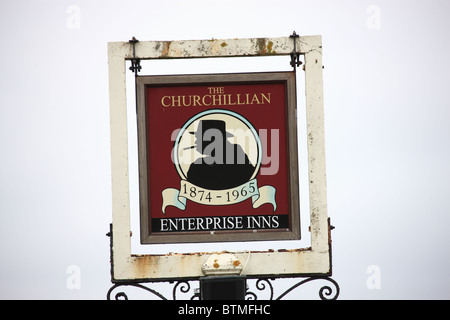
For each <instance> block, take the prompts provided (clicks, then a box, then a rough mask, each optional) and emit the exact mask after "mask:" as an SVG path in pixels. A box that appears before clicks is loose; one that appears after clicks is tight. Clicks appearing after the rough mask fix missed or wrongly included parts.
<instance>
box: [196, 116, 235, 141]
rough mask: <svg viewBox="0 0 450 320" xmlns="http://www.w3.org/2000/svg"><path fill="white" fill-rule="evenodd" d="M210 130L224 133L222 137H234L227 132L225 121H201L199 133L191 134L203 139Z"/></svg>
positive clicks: (198, 128)
mask: <svg viewBox="0 0 450 320" xmlns="http://www.w3.org/2000/svg"><path fill="white" fill-rule="evenodd" d="M209 129H216V130H219V131H220V132H221V133H222V137H227V138H230V137H234V135H233V134H231V133H229V132H228V131H226V130H225V121H223V120H200V123H199V124H198V127H197V131H190V132H189V133H190V134H195V135H200V134H201V136H200V137H203V135H204V134H205V132H206V131H208V130H209Z"/></svg>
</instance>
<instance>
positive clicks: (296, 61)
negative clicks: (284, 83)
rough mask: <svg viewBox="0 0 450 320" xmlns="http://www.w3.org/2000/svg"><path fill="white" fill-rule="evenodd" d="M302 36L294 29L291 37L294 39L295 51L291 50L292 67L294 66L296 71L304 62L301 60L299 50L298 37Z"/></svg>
mask: <svg viewBox="0 0 450 320" xmlns="http://www.w3.org/2000/svg"><path fill="white" fill-rule="evenodd" d="M299 37H300V36H299V35H298V34H297V33H296V32H295V31H294V32H293V33H292V34H291V35H290V36H289V38H293V39H294V51H293V52H291V67H293V68H294V71H296V68H297V67H300V66H301V65H302V62H301V61H300V53H299V52H297V38H299Z"/></svg>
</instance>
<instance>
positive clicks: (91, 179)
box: [0, 0, 450, 299]
mask: <svg viewBox="0 0 450 320" xmlns="http://www.w3.org/2000/svg"><path fill="white" fill-rule="evenodd" d="M449 14H450V3H449V2H448V1H446V0H440V1H437V0H429V1H424V0H422V1H398V0H396V1H276V2H273V1H220V2H219V1H77V0H73V1H31V0H29V1H11V0H7V1H2V2H1V3H0V30H1V32H0V37H1V43H2V48H1V50H0V64H1V69H0V70H1V73H0V88H1V89H0V90H1V91H0V92H1V93H0V146H1V150H2V158H1V161H0V254H1V257H2V258H1V259H2V263H1V264H0V283H1V286H0V298H2V299H8V298H24V299H28V298H33V299H50V298H61V299H79V298H83V299H104V297H105V295H106V292H107V290H108V289H109V287H110V286H111V283H110V275H109V239H108V238H107V237H106V236H105V233H106V232H108V228H109V223H110V222H111V182H110V170H111V167H110V144H109V101H108V64H107V49H106V46H107V42H108V41H127V40H129V39H131V37H132V36H136V38H137V39H139V40H182V39H211V38H216V39H220V38H224V39H226V38H252V37H279V36H288V35H289V34H291V33H292V31H294V30H295V31H296V32H297V33H298V34H301V35H316V34H320V35H322V37H323V39H322V41H323V63H324V66H325V69H324V99H325V100H324V101H325V130H326V155H327V177H328V180H327V181H328V213H329V216H330V217H331V222H332V224H333V225H334V226H336V229H335V230H334V231H333V234H332V237H333V267H334V275H333V278H334V279H335V280H336V281H338V283H339V284H340V286H341V296H340V298H342V299H354V298H355V299H426V298H438V299H439V298H445V299H449V298H450V290H449V289H450V280H449V278H448V276H447V275H446V272H447V271H448V270H449V268H450V253H449V240H448V237H447V234H448V231H447V228H448V225H449V224H450V201H449V196H448V194H449V190H450V183H449V181H450V169H449V163H450V147H449V143H448V139H449V138H450V125H449V121H450V108H449V101H450V90H449V89H448V84H449V83H450V62H449V59H448V52H449V49H450V36H449V31H448V30H450V22H449V20H448V16H449ZM274 59H275V60H274V63H273V65H270V66H269V65H268V64H267V62H265V63H261V61H263V60H259V59H257V58H255V59H253V60H254V61H253V60H252V61H251V62H246V63H242V62H239V61H236V65H235V66H233V60H230V61H228V62H223V65H213V64H211V63H210V62H205V63H204V64H202V63H201V62H197V61H196V62H192V63H191V62H190V64H188V65H185V64H183V62H182V61H177V62H176V63H174V64H171V65H167V62H165V63H166V64H164V65H159V64H154V65H150V64H148V65H147V66H146V67H147V68H148V69H147V70H144V71H148V72H147V73H164V72H169V71H170V72H181V73H182V72H196V73H199V72H209V71H210V70H213V71H214V72H225V71H227V69H228V68H236V69H238V70H236V71H239V70H241V69H246V70H244V71H266V70H268V69H270V70H279V69H283V68H284V69H285V70H287V69H289V66H288V61H284V60H280V59H278V58H274ZM264 61H265V60H264ZM284 63H285V64H286V65H284ZM229 65H231V67H228V66H229ZM224 66H227V67H224ZM144 67H145V66H144ZM152 68H153V69H152ZM223 69H225V70H223ZM299 76H300V77H301V70H299ZM131 88H133V87H132V86H131ZM300 93H301V94H302V93H303V92H301V88H299V94H300ZM130 94H132V92H131V93H130ZM300 125H301V124H300ZM300 150H302V146H301V147H300ZM131 169H133V168H132V167H131ZM131 191H132V194H131V198H132V199H135V198H136V197H137V194H136V192H137V191H136V190H135V189H132V190H131ZM307 219H308V217H305V216H302V225H303V226H304V227H305V228H306V227H307V225H308V220H307ZM136 235H137V233H136ZM304 237H305V238H308V237H309V235H308V234H307V233H304ZM134 238H137V236H136V237H134ZM135 240H137V239H135ZM302 241H303V240H302ZM305 241H306V243H307V239H305ZM303 244H304V243H302V244H301V245H303ZM265 245H266V244H264V243H263V244H250V245H249V246H265ZM284 245H286V246H289V245H290V244H285V243H282V244H277V243H268V244H267V247H266V248H264V249H267V248H273V247H280V248H281V247H283V246H284ZM179 248H180V250H183V248H184V250H185V247H183V245H180V246H179ZM145 250H147V249H146V248H145V247H144V248H139V246H137V245H136V251H145ZM161 250H162V251H164V250H166V249H165V248H162V249H161ZM70 266H77V267H78V268H79V271H80V275H81V276H80V284H81V286H80V288H79V289H77V288H75V289H70V288H68V286H67V279H68V277H69V276H70V275H69V274H68V273H67V269H68V267H70ZM370 266H377V267H378V268H379V271H380V284H381V288H379V289H369V288H368V286H367V279H368V278H369V277H370V274H368V273H367V270H368V268H369V267H370ZM69 270H72V269H69ZM369 270H372V269H370V268H369ZM299 291H301V289H299ZM300 297H302V298H303V296H300V295H298V296H296V295H295V294H294V293H293V294H292V295H291V296H290V298H300Z"/></svg>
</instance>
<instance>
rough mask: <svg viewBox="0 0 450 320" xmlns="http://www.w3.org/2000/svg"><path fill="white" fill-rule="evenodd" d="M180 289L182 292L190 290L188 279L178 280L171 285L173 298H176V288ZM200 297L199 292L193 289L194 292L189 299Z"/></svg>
mask: <svg viewBox="0 0 450 320" xmlns="http://www.w3.org/2000/svg"><path fill="white" fill-rule="evenodd" d="M178 288H179V289H180V292H182V293H188V292H189V291H190V290H191V285H190V283H189V282H188V281H178V282H177V283H176V284H175V286H174V287H173V292H172V296H173V300H177V289H178ZM194 299H200V294H199V293H198V292H195V291H194V294H193V295H192V296H191V298H190V300H194Z"/></svg>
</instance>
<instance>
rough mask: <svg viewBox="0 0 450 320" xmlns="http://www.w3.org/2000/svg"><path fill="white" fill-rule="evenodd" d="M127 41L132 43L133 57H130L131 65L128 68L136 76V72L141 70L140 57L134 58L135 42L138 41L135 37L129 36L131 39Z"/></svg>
mask: <svg viewBox="0 0 450 320" xmlns="http://www.w3.org/2000/svg"><path fill="white" fill-rule="evenodd" d="M128 42H129V43H131V44H132V45H133V59H131V67H130V70H131V71H133V72H134V74H135V76H136V77H137V75H138V74H137V73H138V72H139V71H141V69H142V67H141V59H136V43H137V42H139V40H137V39H136V38H135V37H133V38H131V40H128Z"/></svg>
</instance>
